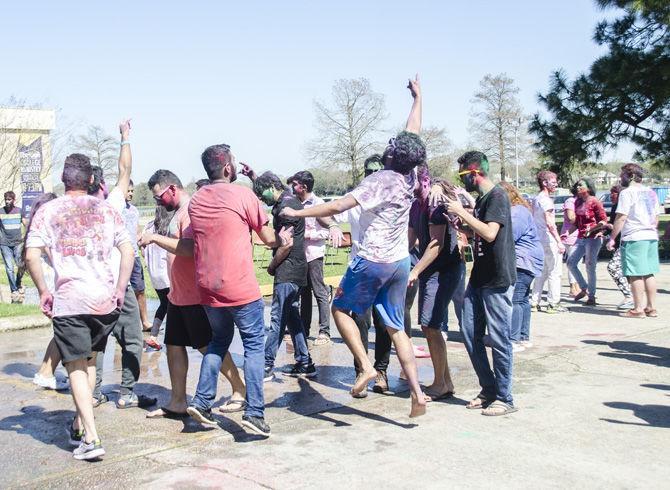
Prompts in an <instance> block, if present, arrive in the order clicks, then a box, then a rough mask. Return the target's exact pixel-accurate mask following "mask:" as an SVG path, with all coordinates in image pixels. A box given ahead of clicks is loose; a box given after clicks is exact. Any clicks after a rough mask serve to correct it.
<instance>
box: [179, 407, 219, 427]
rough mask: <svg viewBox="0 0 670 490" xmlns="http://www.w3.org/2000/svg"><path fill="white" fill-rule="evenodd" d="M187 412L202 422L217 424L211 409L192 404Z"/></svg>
mask: <svg viewBox="0 0 670 490" xmlns="http://www.w3.org/2000/svg"><path fill="white" fill-rule="evenodd" d="M186 413H188V414H189V415H190V416H191V417H193V418H194V419H195V420H197V421H198V422H200V423H201V424H204V425H217V423H216V420H214V417H213V416H212V411H211V410H203V409H201V408H198V407H195V406H193V405H191V406H190V407H188V408H187V409H186Z"/></svg>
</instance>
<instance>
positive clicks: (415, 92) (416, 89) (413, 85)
mask: <svg viewBox="0 0 670 490" xmlns="http://www.w3.org/2000/svg"><path fill="white" fill-rule="evenodd" d="M407 88H408V89H409V91H410V92H411V93H412V97H413V98H415V99H416V98H417V97H421V84H420V83H419V74H418V73H417V74H416V76H415V77H414V80H412V79H411V78H410V79H409V83H408V84H407Z"/></svg>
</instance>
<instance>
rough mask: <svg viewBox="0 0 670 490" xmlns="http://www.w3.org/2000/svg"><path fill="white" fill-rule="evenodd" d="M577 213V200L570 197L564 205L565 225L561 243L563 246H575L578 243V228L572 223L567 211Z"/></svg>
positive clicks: (562, 229)
mask: <svg viewBox="0 0 670 490" xmlns="http://www.w3.org/2000/svg"><path fill="white" fill-rule="evenodd" d="M568 210H570V211H572V212H574V211H575V198H574V197H568V198H567V199H566V200H565V202H564V203H563V225H562V226H561V242H562V243H563V245H574V244H575V243H577V233H578V231H577V227H576V226H575V224H574V223H570V220H569V219H568V213H567V211H568Z"/></svg>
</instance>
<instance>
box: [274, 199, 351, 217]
mask: <svg viewBox="0 0 670 490" xmlns="http://www.w3.org/2000/svg"><path fill="white" fill-rule="evenodd" d="M356 206H358V201H356V199H354V198H353V196H350V195H346V196H344V197H341V198H339V199H334V200H332V201H330V202H325V203H323V204H319V205H318V206H312V207H311V208H306V209H292V208H289V207H285V208H284V209H282V210H281V213H280V214H281V215H282V216H295V217H296V218H311V217H314V218H323V217H326V216H334V215H336V214H340V213H342V212H344V211H346V210H347V209H351V208H353V207H356Z"/></svg>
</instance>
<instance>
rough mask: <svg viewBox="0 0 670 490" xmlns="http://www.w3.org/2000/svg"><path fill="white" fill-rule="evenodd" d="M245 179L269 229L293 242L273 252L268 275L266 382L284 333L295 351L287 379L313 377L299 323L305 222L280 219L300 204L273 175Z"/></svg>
mask: <svg viewBox="0 0 670 490" xmlns="http://www.w3.org/2000/svg"><path fill="white" fill-rule="evenodd" d="M245 172H246V173H245V175H250V176H253V178H252V180H253V183H254V193H255V194H256V195H257V196H258V197H259V198H260V199H261V200H262V201H263V202H264V203H265V204H267V205H268V206H272V225H273V226H274V228H275V231H276V232H277V233H279V232H281V231H282V230H292V231H293V238H292V239H291V240H289V241H288V243H287V244H286V245H284V246H281V247H278V248H275V249H273V251H272V261H271V262H270V265H268V273H269V274H270V275H272V276H274V287H273V291H272V310H271V313H270V326H269V328H268V330H267V337H266V339H265V376H264V379H265V381H270V380H272V378H273V377H274V374H273V369H274V363H275V358H276V357H277V350H278V349H279V346H280V345H281V341H282V339H283V337H284V332H285V331H286V328H287V327H288V331H289V333H290V335H291V339H292V341H293V347H294V349H295V352H294V355H295V361H296V363H295V365H294V366H293V369H291V371H290V372H289V373H288V374H289V375H290V376H302V377H313V376H316V368H315V367H314V363H313V362H312V358H311V357H310V355H309V350H308V348H307V337H306V335H305V329H304V327H303V324H302V320H301V319H300V307H299V304H300V288H302V287H304V286H306V285H307V260H306V259H305V248H304V239H305V219H304V218H292V217H288V216H280V214H279V213H280V212H281V210H282V209H284V208H286V207H289V208H293V209H302V208H303V206H302V203H301V202H300V201H299V200H298V199H297V198H296V197H295V196H293V195H292V194H291V193H290V192H289V191H288V190H287V189H286V187H285V186H284V184H283V183H282V181H281V179H280V178H279V177H277V176H276V175H275V174H273V173H272V172H265V173H263V174H261V175H259V176H258V177H256V176H255V174H253V171H252V170H251V169H249V170H248V171H247V170H246V169H245Z"/></svg>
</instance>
